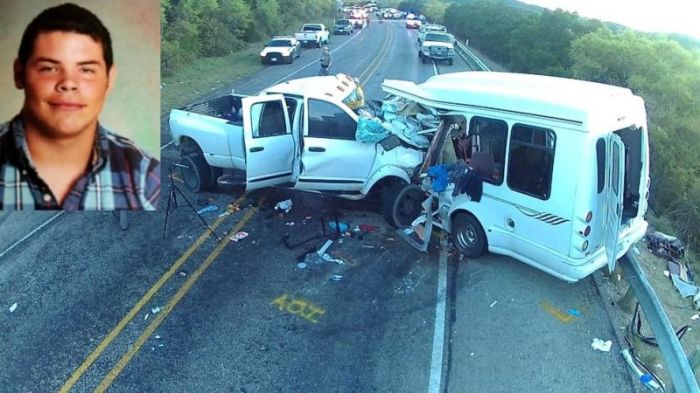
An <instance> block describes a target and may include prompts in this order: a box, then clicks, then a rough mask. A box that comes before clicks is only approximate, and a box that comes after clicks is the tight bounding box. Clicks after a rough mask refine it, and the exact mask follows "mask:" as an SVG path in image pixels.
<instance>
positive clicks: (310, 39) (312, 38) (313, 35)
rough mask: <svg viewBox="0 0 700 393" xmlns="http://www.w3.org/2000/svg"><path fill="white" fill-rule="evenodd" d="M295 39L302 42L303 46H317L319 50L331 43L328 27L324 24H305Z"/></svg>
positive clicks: (295, 34)
mask: <svg viewBox="0 0 700 393" xmlns="http://www.w3.org/2000/svg"><path fill="white" fill-rule="evenodd" d="M294 38H296V39H297V40H298V41H299V42H301V45H303V46H315V47H317V48H320V47H321V45H327V44H328V43H330V42H331V38H330V34H329V31H328V29H327V28H326V25H324V24H322V23H307V24H305V25H304V26H302V27H301V32H299V33H294Z"/></svg>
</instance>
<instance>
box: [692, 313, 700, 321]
mask: <svg viewBox="0 0 700 393" xmlns="http://www.w3.org/2000/svg"><path fill="white" fill-rule="evenodd" d="M698 318H700V314H695V315H693V316H692V317H690V319H692V320H693V321H694V320H696V319H698Z"/></svg>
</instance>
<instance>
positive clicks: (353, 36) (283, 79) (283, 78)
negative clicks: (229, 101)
mask: <svg viewBox="0 0 700 393" xmlns="http://www.w3.org/2000/svg"><path fill="white" fill-rule="evenodd" d="M362 31H364V29H362ZM362 31H360V33H362ZM360 33H357V34H353V35H352V37H350V39H348V40H347V41H345V42H343V43H342V44H340V46H338V47H337V48H335V49H333V50H332V51H331V53H333V52H335V51H337V50H338V49H340V48H342V47H344V46H345V45H347V44H348V43H349V42H350V41H352V40H354V39H355V37H357V36H359V35H360ZM316 63H317V62H316V61H312V62H311V63H309V64H307V65H305V66H303V67H301V68H299V69H298V70H296V71H294V72H292V73H290V74H287V75H286V76H284V77H282V79H280V80H278V81H276V82H274V83H271V84H270V86H274V85H276V84H278V83H280V82H283V81H285V80H286V79H288V78H289V77H290V76H292V75H296V74H297V73H299V72H300V71H303V70H305V69H307V68H309V67H311V66H312V65H314V64H316ZM268 87H269V86H268ZM265 89H267V87H265V88H263V89H260V90H258V91H257V92H255V93H253V94H251V95H254V96H255V95H258V94H260V92H261V91H263V90H265ZM173 142H174V141H170V142H168V143H166V144H165V145H163V146H161V147H160V150H163V149H165V148H166V147H168V146H170V145H172V144H173Z"/></svg>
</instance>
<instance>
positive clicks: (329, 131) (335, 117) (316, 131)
mask: <svg viewBox="0 0 700 393" xmlns="http://www.w3.org/2000/svg"><path fill="white" fill-rule="evenodd" d="M356 130H357V123H356V122H355V120H353V119H352V117H350V115H348V114H347V113H345V111H343V110H342V109H341V108H340V107H338V106H337V105H334V104H332V103H330V102H326V101H320V100H314V99H310V100H309V136H310V137H314V138H331V139H346V140H352V141H354V140H355V131H356Z"/></svg>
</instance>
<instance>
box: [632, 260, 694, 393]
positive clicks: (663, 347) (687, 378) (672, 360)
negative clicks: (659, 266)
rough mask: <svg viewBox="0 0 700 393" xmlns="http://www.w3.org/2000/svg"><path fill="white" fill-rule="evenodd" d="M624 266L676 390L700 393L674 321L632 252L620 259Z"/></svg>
mask: <svg viewBox="0 0 700 393" xmlns="http://www.w3.org/2000/svg"><path fill="white" fill-rule="evenodd" d="M620 262H621V263H620V266H621V267H622V271H623V272H624V273H625V278H626V279H627V282H628V283H629V284H630V287H632V291H634V294H635V296H636V297H637V300H638V301H639V305H640V306H642V310H644V315H645V316H646V319H647V321H648V322H649V325H650V326H651V329H652V330H653V331H654V336H655V337H656V342H657V343H658V344H659V350H660V351H661V355H662V356H663V358H664V361H665V362H666V366H667V367H668V371H669V373H670V374H671V380H672V381H673V388H674V389H675V392H676V393H698V392H700V388H698V381H696V380H695V376H694V373H693V370H692V368H691V367H690V363H689V362H688V358H687V357H686V355H685V353H684V352H683V347H681V343H680V341H678V337H676V333H675V332H674V330H673V327H672V326H671V322H670V321H669V319H668V316H667V315H666V312H664V309H663V306H662V305H661V302H660V301H659V299H658V298H657V297H656V293H655V292H654V289H653V288H652V287H651V284H650V283H649V280H647V277H646V275H645V274H644V271H642V267H641V266H640V265H639V262H638V261H637V259H636V258H635V257H634V255H632V253H630V252H627V254H625V255H623V256H622V258H620Z"/></svg>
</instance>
